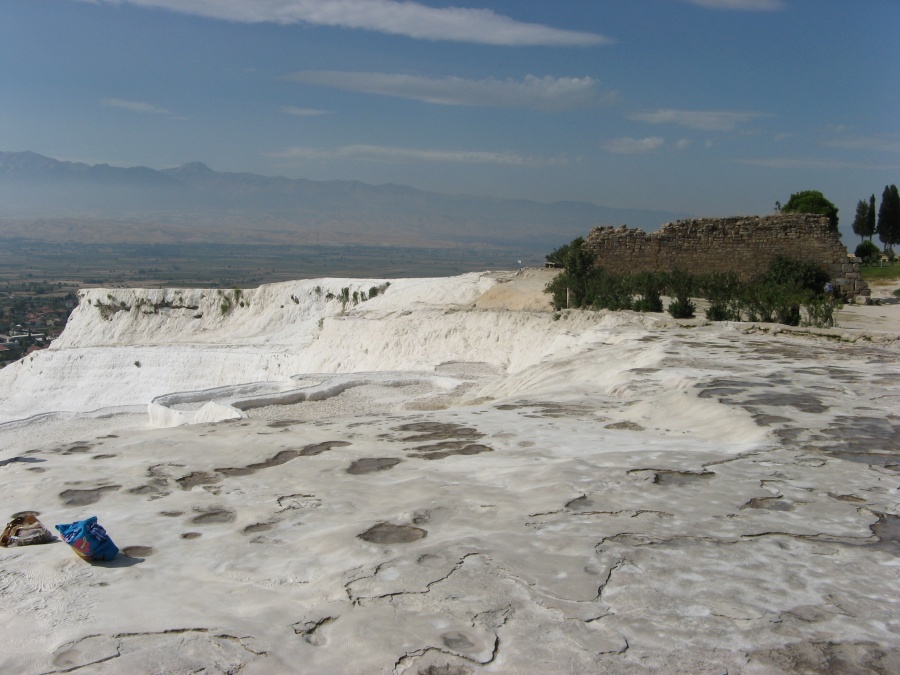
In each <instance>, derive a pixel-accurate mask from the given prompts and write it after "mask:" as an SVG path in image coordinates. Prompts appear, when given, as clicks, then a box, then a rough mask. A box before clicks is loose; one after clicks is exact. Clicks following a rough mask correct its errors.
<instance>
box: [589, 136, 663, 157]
mask: <svg viewBox="0 0 900 675" xmlns="http://www.w3.org/2000/svg"><path fill="white" fill-rule="evenodd" d="M664 143H665V141H664V140H663V139H662V138H660V137H659V136H650V137H648V138H628V137H625V138H614V139H612V140H611V141H607V142H606V143H604V145H603V147H604V149H606V150H608V151H609V152H614V153H616V154H618V155H637V154H640V153H644V152H652V151H653V150H656V149H658V148H661V147H662V146H663V144H664Z"/></svg>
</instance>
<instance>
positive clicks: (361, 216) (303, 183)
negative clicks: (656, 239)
mask: <svg viewBox="0 0 900 675" xmlns="http://www.w3.org/2000/svg"><path fill="white" fill-rule="evenodd" d="M685 215H686V214H680V213H669V212H663V211H651V210H642V209H615V208H608V207H603V206H598V205H596V204H591V203H588V202H574V201H564V202H554V203H549V204H547V203H540V202H535V201H529V200H524V199H497V198H490V197H477V196H466V195H449V194H441V193H437V192H426V191H422V190H417V189H415V188H412V187H408V186H403V185H394V184H386V185H370V184H367V183H360V182H357V181H312V180H307V179H302V178H301V179H289V178H284V177H269V176H261V175H257V174H251V173H228V172H220V171H214V170H212V169H210V168H209V167H208V166H206V165H205V164H203V163H201V162H191V163H188V164H184V165H182V166H180V167H177V168H174V169H163V170H156V169H150V168H148V167H143V166H138V167H129V168H121V167H114V166H110V165H108V164H97V165H89V164H83V163H80V162H64V161H59V160H56V159H52V158H50V157H45V156H43V155H39V154H37V153H34V152H0V221H2V225H9V223H10V222H11V221H15V222H20V221H22V220H23V219H25V220H33V219H41V220H44V221H46V220H47V219H49V220H59V219H65V220H69V221H77V222H78V223H80V224H81V225H80V227H81V228H83V227H87V226H88V225H89V223H90V222H95V223H96V224H98V225H100V224H105V226H106V227H107V228H108V229H110V232H109V236H120V237H121V236H125V235H123V234H122V232H121V229H122V228H119V229H118V230H116V228H115V223H116V222H123V223H127V224H128V226H129V227H128V228H126V229H127V230H128V232H129V234H128V235H127V236H131V237H136V238H137V239H141V238H142V237H143V238H145V239H146V238H147V237H148V236H149V233H150V232H151V231H152V233H153V237H155V239H154V240H165V239H167V238H169V239H171V238H178V237H184V236H187V237H189V238H190V239H191V240H193V241H203V240H208V241H243V242H248V243H252V242H253V241H256V240H258V241H265V242H268V243H272V242H278V241H290V242H292V243H303V242H304V241H310V242H318V243H322V242H326V241H327V242H332V243H363V244H377V243H383V244H397V243H398V242H403V243H404V244H406V245H501V246H509V245H516V246H525V247H544V248H546V247H548V246H553V247H555V246H558V245H560V244H562V243H566V242H567V241H569V240H571V239H573V238H574V237H577V236H579V235H586V234H587V233H588V231H589V230H590V229H591V228H592V227H593V226H595V225H621V224H628V225H629V226H631V227H640V228H642V229H644V230H647V231H653V230H656V229H658V228H659V226H660V225H662V224H663V223H666V222H669V221H672V220H677V219H679V218H683V217H685ZM141 225H143V226H144V227H141ZM151 226H153V227H155V228H156V229H148V228H150V227H151ZM4 229H5V230H6V231H5V232H4ZM59 230H60V228H56V230H54V231H55V232H56V233H57V236H58V232H59ZM78 230H79V228H78V227H76V228H74V229H73V228H68V230H67V231H69V232H70V234H71V233H73V232H76V234H71V236H81V235H78V234H77V231H78ZM19 235H21V232H18V231H17V230H16V228H15V227H11V228H10V227H2V226H0V236H19Z"/></svg>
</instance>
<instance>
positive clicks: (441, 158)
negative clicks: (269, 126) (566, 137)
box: [266, 145, 569, 167]
mask: <svg viewBox="0 0 900 675" xmlns="http://www.w3.org/2000/svg"><path fill="white" fill-rule="evenodd" d="M266 157H271V158H273V159H286V160H323V159H324V160H331V159H357V160H367V161H379V162H407V161H414V162H441V163H451V164H494V165H503V166H523V167H537V166H556V165H561V164H568V163H569V162H568V161H567V160H565V159H562V158H556V159H543V158H539V157H527V156H524V155H519V154H517V153H514V152H482V151H477V150H421V149H416V148H398V147H393V146H380V145H345V146H343V147H340V148H337V149H334V150H327V149H320V148H309V147H297V146H295V147H289V148H285V149H284V150H279V151H277V152H270V153H266Z"/></svg>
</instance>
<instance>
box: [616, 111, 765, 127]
mask: <svg viewBox="0 0 900 675" xmlns="http://www.w3.org/2000/svg"><path fill="white" fill-rule="evenodd" d="M763 116H764V113H758V112H749V111H741V110H673V109H672V108H661V109H659V110H648V111H645V112H640V113H635V114H634V115H632V116H631V119H635V120H640V121H641V122H647V123H649V124H676V125H678V126H681V127H687V128H689V129H699V130H700V131H731V130H733V129H734V128H735V127H737V126H739V125H741V124H745V123H746V122H751V121H753V120H754V119H756V118H757V117H763Z"/></svg>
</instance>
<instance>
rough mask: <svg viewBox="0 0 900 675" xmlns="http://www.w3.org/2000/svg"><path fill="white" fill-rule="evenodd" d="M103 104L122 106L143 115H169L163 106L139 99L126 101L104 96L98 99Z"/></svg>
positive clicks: (114, 106)
mask: <svg viewBox="0 0 900 675" xmlns="http://www.w3.org/2000/svg"><path fill="white" fill-rule="evenodd" d="M100 102H101V103H102V104H103V105H108V106H110V107H112V108H122V109H123V110H130V111H131V112H136V113H142V114H145V115H171V114H172V113H170V112H169V111H168V110H166V109H165V108H160V107H159V106H157V105H153V104H152V103H143V102H141V101H126V100H124V99H121V98H104V99H102V100H101V101H100Z"/></svg>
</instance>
